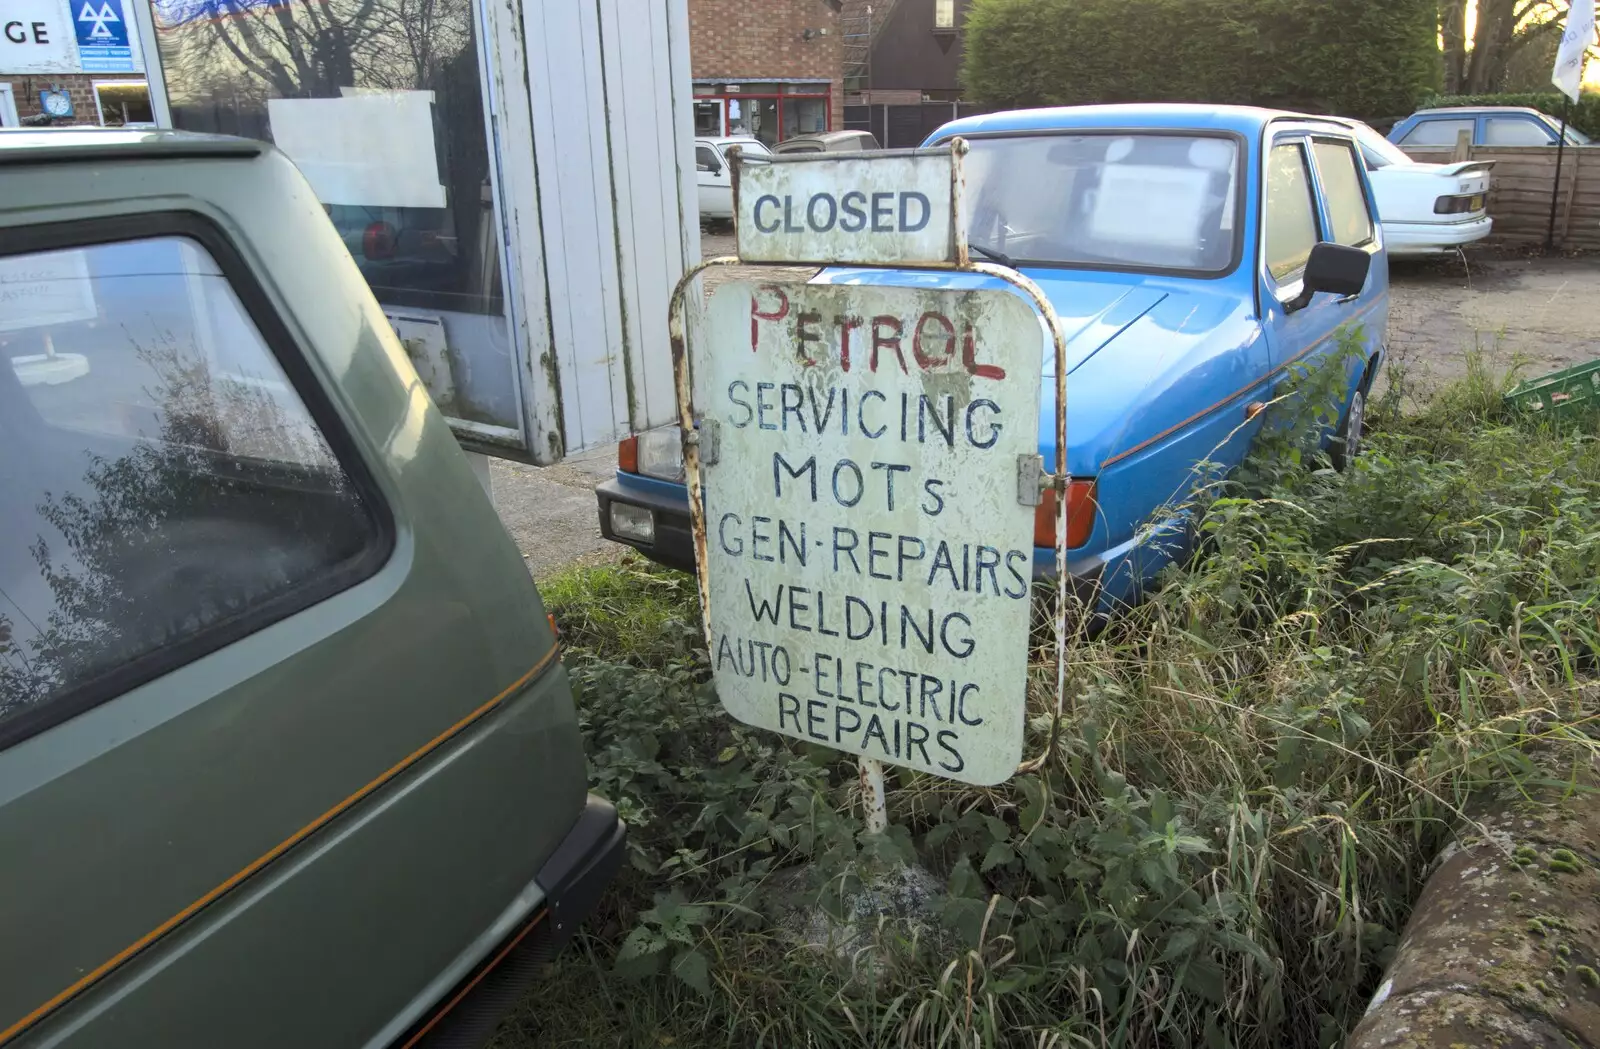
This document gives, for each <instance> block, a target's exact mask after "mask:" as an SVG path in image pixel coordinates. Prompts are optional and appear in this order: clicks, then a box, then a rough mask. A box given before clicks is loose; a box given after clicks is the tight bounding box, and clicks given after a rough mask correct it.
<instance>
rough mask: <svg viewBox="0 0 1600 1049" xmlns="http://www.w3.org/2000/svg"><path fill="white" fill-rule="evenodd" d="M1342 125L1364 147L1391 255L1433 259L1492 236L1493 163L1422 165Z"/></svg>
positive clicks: (1372, 135) (1367, 132) (1356, 125)
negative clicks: (1428, 256)
mask: <svg viewBox="0 0 1600 1049" xmlns="http://www.w3.org/2000/svg"><path fill="white" fill-rule="evenodd" d="M1340 123H1342V124H1344V125H1346V126H1347V127H1349V128H1350V129H1351V130H1353V131H1354V132H1355V135H1356V143H1357V144H1358V145H1359V146H1360V147H1361V156H1362V159H1363V160H1365V161H1366V164H1367V175H1368V177H1369V178H1370V179H1371V180H1372V193H1373V196H1374V197H1376V198H1377V199H1376V201H1375V203H1376V204H1377V205H1378V218H1379V220H1380V221H1381V222H1382V223H1383V240H1384V247H1386V248H1387V249H1388V251H1389V254H1390V255H1435V254H1438V253H1439V252H1442V251H1454V250H1455V249H1456V248H1459V247H1461V246H1462V245H1463V244H1471V243H1472V242H1473V241H1475V240H1482V239H1483V238H1484V237H1487V236H1488V235H1489V230H1490V228H1491V227H1492V226H1493V225H1494V220H1493V219H1491V218H1490V217H1489V214H1488V211H1487V210H1486V208H1487V201H1488V197H1489V169H1490V168H1491V167H1493V166H1494V161H1492V160H1467V161H1462V162H1460V163H1456V164H1423V163H1420V162H1418V161H1415V160H1412V159H1411V158H1410V157H1409V156H1407V155H1406V154H1405V152H1404V151H1403V150H1402V149H1401V148H1400V147H1399V146H1397V145H1395V144H1394V143H1393V142H1390V141H1389V140H1388V139H1386V138H1384V137H1383V136H1382V135H1380V134H1378V133H1377V132H1376V131H1374V130H1372V129H1371V128H1370V127H1368V126H1367V125H1365V124H1363V123H1361V122H1360V121H1358V120H1340Z"/></svg>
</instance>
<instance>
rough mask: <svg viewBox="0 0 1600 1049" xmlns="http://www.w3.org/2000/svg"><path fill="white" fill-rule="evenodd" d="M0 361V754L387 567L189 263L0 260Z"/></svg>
mask: <svg viewBox="0 0 1600 1049" xmlns="http://www.w3.org/2000/svg"><path fill="white" fill-rule="evenodd" d="M0 356H3V358H4V359H3V360H0V745H3V744H4V743H5V742H9V741H10V740H12V739H15V738H17V737H18V735H19V734H22V735H25V734H26V732H27V731H34V730H37V728H39V727H42V723H50V722H53V721H56V720H60V718H61V717H66V716H71V714H72V713H75V712H76V711H78V710H81V709H83V708H84V707H85V706H88V705H92V704H93V703H94V702H99V701H100V700H103V699H106V698H109V697H110V696H112V695H116V694H118V693H119V692H121V691H124V690H125V689H127V688H129V687H132V686H133V685H135V684H138V683H139V682H141V681H143V680H146V679H148V678H150V677H152V676H154V675H155V674H158V673H162V672H165V671H166V670H168V669H171V668H172V667H173V666H175V665H177V664H178V663H181V662H184V661H187V660H189V659H192V658H195V657H197V656H198V655H200V654H203V653H204V652H206V651H210V650H211V649H214V648H216V647H218V646H219V645H221V644H225V643H227V642H228V641H230V640H232V639H234V638H237V637H239V636H242V635H243V634H245V633H249V632H250V631H252V630H256V629H259V628H260V627H261V626H264V625H266V624H267V623H268V622H271V621H273V620H275V619H278V618H281V617H282V616H284V615H287V614H289V613H290V612H292V611H294V610H296V609H298V608H300V607H304V606H305V605H307V604H310V603H311V602H313V601H315V600H319V599H321V598H322V597H325V596H327V595H328V594H329V593H331V592H332V591H334V590H337V589H340V588H342V587H343V586H346V585H349V583H350V582H352V581H353V580H352V570H357V571H360V570H361V566H362V565H364V564H371V566H372V567H373V568H375V567H376V563H381V560H382V556H381V555H382V553H383V551H384V549H385V547H384V543H383V541H382V538H383V536H385V535H386V534H387V530H386V529H385V528H382V527H380V525H379V523H378V518H377V517H376V516H375V514H374V512H373V510H372V506H373V500H372V499H371V498H370V497H369V496H367V495H364V494H363V493H362V491H360V490H358V488H357V485H356V484H355V483H354V482H353V481H352V476H351V474H350V473H349V472H347V470H346V469H345V468H344V466H342V465H341V462H340V460H339V458H337V457H336V456H335V454H334V452H333V449H332V447H331V446H330V444H329V442H328V440H327V438H326V436H325V431H324V427H323V426H321V425H319V423H318V421H317V419H316V418H314V417H313V414H312V412H311V410H310V409H309V408H308V406H307V402H306V401H305V400H304V399H302V397H301V394H300V393H299V392H298V391H297V389H296V387H295V386H294V385H293V384H292V383H291V382H290V381H289V378H288V377H287V375H286V374H285V370H284V368H283V367H282V366H281V365H280V363H279V359H278V357H277V356H276V355H275V354H274V353H273V351H272V349H270V348H269V346H268V344H267V340H266V339H265V338H264V337H263V335H262V331H261V329H260V328H258V327H257V324H256V323H255V321H254V320H253V319H252V316H251V314H250V313H249V312H248V311H247V310H246V309H245V307H244V305H243V303H242V302H241V300H240V297H239V295H238V294H237V293H236V291H235V289H234V286H233V285H232V284H231V283H230V281H229V279H228V277H227V276H226V275H224V272H223V270H222V269H221V268H219V266H218V264H217V262H216V259H215V258H214V256H213V255H212V253H211V252H209V251H208V250H207V249H206V247H204V246H202V244H201V243H200V242H199V241H197V240H194V239H190V238H188V237H182V236H157V237H147V238H143V239H133V240H125V241H120V242H117V243H99V244H90V245H84V246H73V247H67V248H60V249H55V250H35V251H28V252H24V253H21V254H12V255H7V256H0ZM323 414H324V417H326V412H324V413H323ZM375 553H376V554H377V555H378V556H377V559H376V563H373V558H372V555H373V554H375ZM19 726H28V728H27V729H26V730H25V731H23V730H20V729H19Z"/></svg>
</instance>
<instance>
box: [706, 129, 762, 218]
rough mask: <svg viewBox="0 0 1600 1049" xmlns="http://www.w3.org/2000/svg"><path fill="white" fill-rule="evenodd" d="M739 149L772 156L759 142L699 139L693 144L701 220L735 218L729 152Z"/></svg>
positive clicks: (732, 138)
mask: <svg viewBox="0 0 1600 1049" xmlns="http://www.w3.org/2000/svg"><path fill="white" fill-rule="evenodd" d="M730 146H738V147H739V148H740V149H742V150H744V151H745V152H746V153H763V154H768V153H771V152H772V150H770V149H768V148H767V144H766V143H765V142H763V141H761V140H760V139H759V138H748V137H743V136H740V137H731V138H697V139H695V140H694V172H695V182H696V183H697V184H698V185H699V187H700V219H701V221H704V220H706V219H732V218H733V180H732V179H731V178H729V171H728V155H727V150H728V148H729V147H730Z"/></svg>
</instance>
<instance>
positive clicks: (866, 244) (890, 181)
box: [734, 149, 958, 265]
mask: <svg viewBox="0 0 1600 1049" xmlns="http://www.w3.org/2000/svg"><path fill="white" fill-rule="evenodd" d="M953 169H954V158H953V157H952V154H951V151H950V150H949V149H942V150H918V151H909V150H905V151H892V152H891V151H883V152H879V153H872V152H868V153H860V154H841V155H840V156H839V157H838V158H834V157H831V156H827V155H822V156H805V155H800V156H794V157H783V156H778V157H758V158H753V159H752V158H741V159H740V162H739V164H738V170H737V181H736V186H737V190H736V200H735V204H734V219H735V223H736V225H737V232H738V244H739V257H740V258H741V259H743V260H744V261H745V262H786V263H792V262H812V263H817V264H818V265H826V264H831V263H860V264H862V265H890V264H903V265H940V264H947V263H950V262H953V261H954V260H955V259H956V257H957V251H956V243H957V235H958V232H957V230H958V227H957V221H956V215H955V209H954V208H953V207H952V188H951V187H952V180H953V178H954V170H953Z"/></svg>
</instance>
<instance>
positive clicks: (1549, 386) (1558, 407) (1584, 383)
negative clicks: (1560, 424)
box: [1506, 360, 1600, 415]
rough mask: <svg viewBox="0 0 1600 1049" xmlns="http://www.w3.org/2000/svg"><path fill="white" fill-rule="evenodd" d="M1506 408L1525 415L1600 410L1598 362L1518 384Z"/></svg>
mask: <svg viewBox="0 0 1600 1049" xmlns="http://www.w3.org/2000/svg"><path fill="white" fill-rule="evenodd" d="M1506 406H1507V407H1508V408H1511V409H1513V410H1514V411H1519V412H1522V413H1524V414H1526V415H1577V414H1579V413H1581V412H1586V411H1593V410H1594V409H1596V408H1600V360H1595V361H1590V362H1589V363H1588V364H1579V365H1575V366H1573V367H1571V368H1563V369H1562V370H1561V371H1558V372H1551V373H1550V374H1549V375H1541V376H1540V377H1539V378H1537V379H1528V380H1527V381H1525V382H1519V383H1517V385H1516V386H1514V387H1513V388H1512V389H1511V391H1510V392H1509V393H1507V394H1506Z"/></svg>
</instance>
